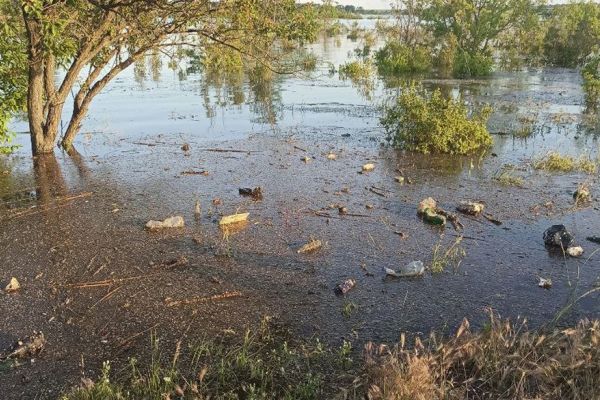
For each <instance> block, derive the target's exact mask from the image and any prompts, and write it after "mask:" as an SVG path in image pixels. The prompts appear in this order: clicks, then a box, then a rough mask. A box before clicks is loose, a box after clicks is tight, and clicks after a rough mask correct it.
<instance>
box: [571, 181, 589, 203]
mask: <svg viewBox="0 0 600 400" xmlns="http://www.w3.org/2000/svg"><path fill="white" fill-rule="evenodd" d="M591 198H592V196H591V195H590V189H589V188H588V187H587V186H586V185H580V186H579V187H578V188H577V190H576V191H575V192H574V193H573V199H574V200H575V203H584V202H587V201H590V200H591Z"/></svg>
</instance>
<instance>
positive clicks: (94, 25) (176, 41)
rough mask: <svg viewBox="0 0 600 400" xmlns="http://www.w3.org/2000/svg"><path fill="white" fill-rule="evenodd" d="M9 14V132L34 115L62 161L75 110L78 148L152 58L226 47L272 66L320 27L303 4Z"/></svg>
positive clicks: (3, 3) (2, 117) (62, 8)
mask: <svg viewBox="0 0 600 400" xmlns="http://www.w3.org/2000/svg"><path fill="white" fill-rule="evenodd" d="M0 10H1V11H2V17H0V18H1V19H0V29H1V30H2V32H3V33H4V34H3V35H2V38H0V96H1V97H2V102H1V104H2V106H0V132H1V133H3V134H5V133H6V124H7V121H8V118H9V117H10V115H12V114H13V113H14V112H15V111H17V110H22V109H26V110H27V114H28V118H29V128H30V134H31V139H32V151H33V152H34V154H39V153H48V152H51V151H53V148H54V145H55V144H56V139H57V136H58V134H59V125H60V121H61V118H62V116H63V108H64V105H65V103H66V102H68V101H72V102H73V107H72V114H71V117H70V119H69V122H68V124H67V125H66V130H65V131H64V133H63V135H62V138H61V145H62V146H63V147H64V148H66V149H68V148H70V147H71V146H72V143H73V139H74V138H75V135H76V134H77V132H78V130H79V128H80V125H81V122H82V120H83V118H84V117H85V115H86V113H87V111H88V109H89V106H90V103H91V101H92V99H93V98H94V97H95V96H96V95H97V94H98V93H100V92H101V91H102V89H103V88H104V87H105V86H106V85H107V84H108V83H109V82H110V81H111V80H112V79H114V77H115V76H117V75H118V74H119V73H120V72H121V71H123V70H124V69H126V68H127V67H129V66H130V65H132V64H134V63H135V62H136V61H137V60H139V59H141V58H142V57H143V56H144V55H145V54H147V53H148V52H150V51H158V50H161V49H164V48H166V47H169V46H190V47H195V48H202V47H205V46H209V45H211V46H222V47H223V48H227V49H230V50H235V51H237V52H239V53H240V54H242V55H243V56H244V57H250V58H253V59H255V60H259V61H260V62H262V63H264V64H265V65H269V64H270V63H271V61H272V59H271V58H270V56H271V53H270V52H269V49H271V48H272V47H273V46H274V45H275V44H276V43H277V41H279V40H285V41H287V42H288V43H289V42H292V43H300V42H303V41H305V40H311V39H313V38H314V37H315V35H316V31H317V27H318V25H317V19H316V18H315V13H314V10H313V9H312V7H310V6H301V7H299V6H297V5H296V4H295V1H294V0H221V1H218V2H215V1H211V0H153V1H147V0H27V1H16V0H0ZM57 72H58V73H57ZM71 93H73V96H72V100H71V96H70V95H71ZM25 99H26V101H25Z"/></svg>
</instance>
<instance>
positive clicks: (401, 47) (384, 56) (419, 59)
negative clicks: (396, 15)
mask: <svg viewBox="0 0 600 400" xmlns="http://www.w3.org/2000/svg"><path fill="white" fill-rule="evenodd" d="M375 63H376V64H377V69H378V70H379V72H380V73H386V74H402V73H423V72H428V71H429V70H430V69H431V54H430V51H429V50H428V49H427V48H426V47H424V46H415V47H409V46H407V45H405V44H402V43H400V42H398V41H391V42H388V43H386V44H385V46H384V47H383V48H381V49H380V50H379V51H378V52H377V53H376V54H375Z"/></svg>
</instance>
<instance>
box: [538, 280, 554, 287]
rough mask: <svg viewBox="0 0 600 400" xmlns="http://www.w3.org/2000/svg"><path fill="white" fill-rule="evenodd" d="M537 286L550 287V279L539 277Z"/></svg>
mask: <svg viewBox="0 0 600 400" xmlns="http://www.w3.org/2000/svg"><path fill="white" fill-rule="evenodd" d="M538 286H539V287H541V288H544V289H550V288H551V287H552V279H544V278H540V282H539V283H538Z"/></svg>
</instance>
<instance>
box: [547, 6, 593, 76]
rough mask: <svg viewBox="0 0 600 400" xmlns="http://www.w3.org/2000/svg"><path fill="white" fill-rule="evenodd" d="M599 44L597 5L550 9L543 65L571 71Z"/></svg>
mask: <svg viewBox="0 0 600 400" xmlns="http://www.w3.org/2000/svg"><path fill="white" fill-rule="evenodd" d="M599 43H600V4H596V3H593V2H587V1H578V2H573V3H572V4H565V5H559V6H556V7H554V8H553V12H552V15H551V17H550V19H549V21H548V31H547V32H546V38H545V40H544V54H545V57H546V61H547V62H548V63H549V64H551V65H555V66H559V67H567V68H574V67H577V66H580V65H582V64H583V63H584V62H585V59H586V58H587V57H588V56H589V55H590V54H592V53H593V52H594V51H596V50H597V49H598V44H599Z"/></svg>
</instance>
